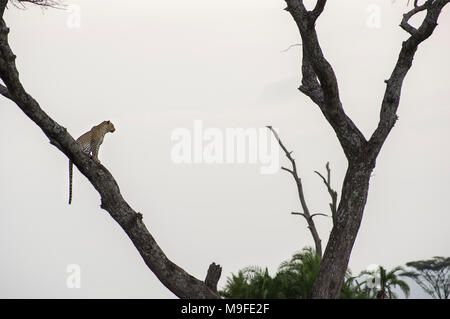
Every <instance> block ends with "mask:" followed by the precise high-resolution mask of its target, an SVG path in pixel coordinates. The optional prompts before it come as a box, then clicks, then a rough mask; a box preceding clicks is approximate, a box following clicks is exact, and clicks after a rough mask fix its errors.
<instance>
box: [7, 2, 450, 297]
mask: <svg viewBox="0 0 450 319" xmlns="http://www.w3.org/2000/svg"><path fill="white" fill-rule="evenodd" d="M406 2H407V1H406V0H404V1H400V0H397V1H392V0H384V1H366V0H346V1H342V0H341V1H329V3H328V4H327V7H326V9H325V12H324V13H323V14H322V16H321V17H320V18H319V20H318V21H317V29H318V33H319V39H320V41H321V44H322V48H323V50H324V54H325V56H326V57H327V59H328V60H329V62H330V63H331V64H332V65H333V68H334V70H335V72H336V74H337V78H338V81H339V86H340V90H341V99H342V102H343V105H344V108H345V110H346V112H347V114H348V115H349V116H350V117H351V118H352V119H353V121H354V122H355V123H356V124H357V125H358V127H359V128H360V130H361V131H362V132H363V133H364V134H365V136H366V137H369V136H370V134H371V133H372V131H373V130H374V129H375V127H376V125H377V122H378V115H379V108H380V105H381V100H382V96H383V93H384V89H385V83H384V80H385V79H387V78H389V76H390V73H391V72H392V69H393V67H394V65H395V62H396V59H397V56H398V53H399V50H400V47H401V42H402V41H403V40H405V39H406V37H407V34H406V33H405V32H404V31H403V30H402V29H401V28H400V27H399V26H398V25H399V23H400V21H401V18H402V14H403V13H404V12H405V11H406ZM67 3H68V4H72V5H71V6H70V7H69V9H70V10H55V9H50V10H42V9H40V8H36V7H32V6H28V9H27V10H20V9H17V8H15V7H13V6H11V5H10V8H9V10H7V12H6V13H5V20H6V23H7V24H8V25H9V27H10V29H11V31H10V36H9V38H10V45H11V47H12V49H13V51H14V52H15V54H16V55H17V66H18V69H19V72H20V76H21V80H22V83H23V85H24V87H25V89H26V90H27V91H28V92H29V93H30V94H31V95H32V96H33V97H34V98H35V99H36V100H37V101H38V102H39V103H40V105H41V107H42V108H43V109H44V110H45V111H46V112H47V113H48V114H49V115H50V116H51V117H52V118H53V119H54V120H56V121H57V122H58V123H59V124H61V125H63V126H64V127H66V128H68V130H69V132H70V133H71V134H72V136H74V137H75V138H76V137H78V136H80V135H81V134H83V133H84V132H86V131H87V130H89V129H90V128H91V127H92V126H93V125H96V124H98V123H100V122H101V121H103V120H111V121H112V122H113V123H114V125H115V127H116V132H115V133H114V134H109V135H107V136H106V137H105V141H104V143H103V145H102V147H101V148H100V155H99V157H100V159H101V161H102V164H103V165H105V166H106V167H107V168H108V170H109V171H110V172H111V173H112V174H113V175H114V177H115V178H116V180H117V182H118V183H119V185H120V189H121V192H122V194H123V196H124V198H125V199H126V200H127V201H128V203H129V204H130V205H131V206H132V207H133V208H134V209H135V210H136V211H139V212H141V213H142V214H143V216H144V222H145V224H146V225H147V227H148V229H149V230H150V232H151V233H152V234H153V235H154V237H155V238H156V240H157V242H158V243H159V245H160V246H161V247H162V249H163V250H164V252H165V253H166V254H167V256H168V257H169V258H170V259H171V260H172V261H174V262H175V263H176V264H178V265H179V266H180V267H182V268H183V269H185V270H186V271H187V272H189V273H190V274H192V275H194V276H195V277H197V278H199V279H204V277H205V275H206V271H207V268H208V266H209V264H210V263H211V262H216V263H219V264H220V265H222V267H223V272H222V277H221V280H220V282H219V288H222V287H223V286H224V284H225V282H226V278H227V276H230V274H231V273H232V272H233V273H236V272H237V271H238V270H239V269H242V268H244V267H246V266H249V265H259V266H267V267H268V268H269V271H270V273H271V274H274V273H275V271H276V269H277V267H278V265H279V264H280V263H281V262H282V261H284V260H286V259H289V258H290V257H291V256H292V254H293V253H295V252H297V251H299V250H300V249H302V248H303V247H305V246H312V245H313V241H312V238H311V235H310V233H309V231H308V229H307V228H306V223H305V221H304V220H303V219H302V218H301V217H299V216H292V215H291V214H290V212H291V211H300V210H301V207H300V203H299V201H298V197H297V193H296V188H295V185H294V182H293V180H292V177H291V176H289V175H288V174H287V173H286V172H284V171H281V170H280V171H278V172H277V173H275V174H266V175H263V174H261V172H260V165H259V164H258V163H256V164H255V163H247V164H236V163H235V164H232V163H223V164H205V163H200V164H177V163H175V162H174V161H173V160H172V158H171V150H172V148H173V146H174V141H172V139H171V135H172V133H173V132H174V131H175V130H176V129H179V128H186V129H188V130H193V127H194V121H195V120H200V121H201V122H202V123H203V126H204V127H205V128H214V129H219V130H220V131H223V132H225V131H226V129H227V128H243V129H247V128H251V129H259V128H262V127H264V126H265V125H272V126H274V127H277V128H278V129H279V134H280V136H281V137H282V139H283V141H284V143H285V145H286V146H287V147H288V148H289V149H290V150H293V151H294V153H293V155H294V157H295V158H296V161H297V166H298V169H299V170H300V173H301V177H302V181H303V184H304V189H305V195H306V198H307V202H308V204H309V208H310V210H311V211H313V212H326V213H328V203H329V196H328V193H327V192H326V189H325V187H324V185H323V183H322V181H321V180H320V179H319V178H318V177H317V176H316V175H315V174H314V172H313V171H314V170H320V171H322V172H324V169H325V168H324V165H325V163H326V162H327V161H329V162H330V163H331V168H332V184H333V187H334V188H335V189H336V190H337V191H338V193H340V188H341V185H342V181H343V176H344V174H345V170H346V160H345V157H344V154H343V152H342V150H341V148H340V146H339V143H338V141H337V138H336V136H335V134H334V133H333V131H332V129H331V127H330V126H329V124H328V123H327V122H326V120H325V119H324V117H323V116H322V114H321V112H320V111H319V109H318V107H317V106H316V105H315V104H313V103H312V102H311V101H310V100H309V99H308V98H307V97H306V96H304V95H302V94H301V93H300V92H299V91H298V90H297V87H298V86H299V85H300V80H301V76H300V66H301V64H300V62H301V54H300V50H301V48H300V47H298V46H295V47H293V48H291V49H290V50H288V51H287V52H282V51H283V50H285V49H286V48H287V47H289V46H290V45H292V44H296V43H299V42H300V37H299V34H298V30H297V28H296V25H295V23H294V21H293V19H292V18H291V16H290V15H289V13H287V12H286V11H284V10H283V8H284V7H285V2H284V1H282V0H214V1H212V0H189V1H186V0H173V1H163V0H160V1H154V0H152V1H127V2H126V6H124V2H123V1H118V0H114V1H112V0H108V1H106V0H101V1H100V0H97V1H86V0H85V1H73V2H72V1H70V2H67ZM374 4H375V6H374ZM449 39H450V7H449V6H447V7H446V8H445V9H444V12H443V13H442V14H441V17H440V20H439V26H438V27H437V29H436V30H435V32H434V34H433V35H432V37H431V38H430V39H428V40H426V42H425V43H423V44H422V45H421V46H420V47H419V50H418V52H417V54H416V56H415V59H414V62H413V67H412V69H411V70H410V72H409V74H408V75H407V78H406V80H405V82H404V86H403V90H402V98H401V103H400V107H399V112H398V115H399V121H398V122H397V124H396V126H395V127H394V129H393V131H392V132H391V134H390V136H389V138H388V140H387V142H386V143H385V145H384V147H383V149H382V152H381V154H380V156H379V158H378V160H377V166H376V168H375V170H374V173H373V178H372V180H371V184H370V191H369V198H368V203H367V206H366V209H365V213H364V218H363V221H362V224H361V228H360V231H359V234H358V237H357V239H356V243H355V245H354V248H353V252H352V256H351V260H350V264H349V267H350V268H351V270H352V271H353V273H354V274H357V273H359V272H360V271H361V270H364V269H366V267H368V266H369V265H371V264H379V265H383V266H384V267H386V268H392V267H394V266H397V265H404V264H405V263H406V262H408V261H412V260H419V259H427V258H431V257H433V256H449V255H450V244H449V243H450V232H449V225H450V214H449V213H450V211H449V210H450V209H449V205H448V194H449V192H450V166H449V155H450V152H449V142H448V138H449V137H450V126H449V125H448V124H449V123H450V109H449V102H448V101H449V100H450V91H449V76H448V74H449V72H450V60H449V59H448V56H449V53H450V41H449ZM0 115H1V118H2V119H3V121H2V125H1V127H0V147H1V148H2V149H3V156H1V157H0V176H1V180H0V202H1V209H0V256H1V257H0V258H1V262H0V297H1V298H173V297H174V295H173V294H172V293H171V292H170V291H169V290H167V288H165V287H164V286H163V285H162V284H161V283H160V282H159V280H158V279H157V278H156V277H155V275H154V274H153V273H152V272H151V271H150V270H149V269H148V268H147V267H146V265H145V264H144V262H143V261H142V259H141V257H140V256H139V254H138V252H137V250H136V249H135V247H134V246H133V245H132V243H131V241H130V240H129V239H128V237H127V236H126V234H125V233H124V232H123V231H122V229H121V228H120V227H119V226H118V224H116V223H115V221H114V220H113V219H112V218H111V217H110V216H109V214H108V213H107V212H106V211H104V210H102V209H101V208H100V197H99V195H98V193H97V192H96V191H95V189H94V188H93V187H92V186H91V184H90V183H89V182H88V180H87V179H86V178H85V177H84V176H82V175H81V174H80V173H79V172H78V170H77V169H76V168H75V169H74V181H73V185H74V195H73V202H72V205H71V206H69V205H68V204H67V200H68V160H67V158H66V157H65V156H64V155H63V154H62V153H61V152H60V151H58V150H57V149H56V148H55V147H54V146H52V145H50V144H49V141H48V139H47V138H46V137H45V136H44V134H43V133H42V131H41V130H40V129H39V128H38V127H37V126H36V125H35V124H34V123H33V122H32V121H31V120H29V119H28V118H27V117H26V116H25V115H24V113H23V112H22V111H21V110H20V109H19V108H18V107H17V106H16V105H15V104H13V103H12V102H10V101H9V100H6V99H5V98H3V97H2V98H1V99H0ZM279 156H280V160H281V163H280V164H281V165H285V166H288V165H289V163H288V162H287V160H286V159H285V158H284V155H283V154H282V153H279ZM316 224H317V227H318V230H319V233H320V236H321V238H322V241H323V243H324V246H323V248H324V249H325V245H326V241H327V239H328V235H329V232H330V230H331V219H330V218H325V217H318V218H317V219H316ZM71 264H76V265H79V266H80V269H81V288H68V287H67V284H66V281H67V278H68V276H69V274H68V273H67V272H66V270H67V267H68V265H71ZM412 288H413V291H412V293H411V297H415V298H421V297H426V295H425V293H424V292H423V291H421V289H420V288H417V287H416V286H414V285H412Z"/></svg>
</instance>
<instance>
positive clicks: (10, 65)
mask: <svg viewBox="0 0 450 319" xmlns="http://www.w3.org/2000/svg"><path fill="white" fill-rule="evenodd" d="M6 3H7V1H4V0H0V12H2V13H3V12H4V8H5V6H6ZM0 18H1V20H0V77H1V79H2V80H3V83H4V84H5V85H6V87H1V88H0V92H1V94H2V95H3V96H6V97H8V98H9V99H11V100H12V101H13V102H15V103H16V104H17V105H18V106H19V108H20V109H21V110H22V111H23V112H24V113H25V114H26V115H27V116H28V117H29V118H30V119H31V120H32V121H33V122H34V123H36V124H37V125H38V126H39V127H40V128H41V129H42V131H43V132H44V134H45V135H46V136H47V137H48V138H49V140H50V142H51V143H52V144H53V145H55V146H56V147H57V148H58V149H59V150H60V151H62V152H63V153H64V154H66V155H67V157H68V158H69V159H70V160H72V161H73V163H74V164H75V165H76V166H77V167H78V169H79V170H80V172H81V173H82V174H83V175H85V176H86V177H87V178H88V180H89V181H90V182H91V184H92V185H93V186H94V187H95V189H96V190H97V191H98V192H99V194H100V196H101V207H102V208H103V209H105V210H106V211H108V212H109V214H110V215H111V217H112V218H114V220H115V221H116V222H117V223H118V224H119V225H120V226H121V227H122V229H123V230H124V231H125V232H126V234H127V235H128V237H129V238H130V239H131V241H132V242H133V244H134V246H135V247H136V249H137V250H138V252H139V253H140V255H141V256H142V258H143V259H144V262H145V263H146V264H147V266H148V267H149V268H150V269H151V270H152V271H153V272H154V273H155V275H156V276H157V277H158V279H159V280H160V281H161V282H162V283H163V284H164V285H165V286H166V287H167V288H168V289H169V290H170V291H172V292H173V293H174V294H175V295H176V296H178V297H180V298H220V296H219V294H218V293H217V291H213V290H212V289H211V288H210V287H209V286H208V285H207V284H205V282H203V281H201V280H198V279H196V278H194V277H193V276H191V275H189V274H188V273H186V272H185V271H184V270H183V269H181V268H180V267H178V266H177V265H176V264H174V263H173V262H172V261H170V260H169V259H168V258H167V256H166V255H165V254H164V252H163V251H162V249H161V248H160V247H159V245H158V244H157V243H156V241H155V239H154V238H153V236H152V235H151V234H150V232H149V231H148V229H147V228H146V226H145V224H144V223H143V221H142V215H141V214H140V213H136V212H135V211H134V210H133V209H132V208H131V207H130V206H129V205H128V203H127V202H126V201H125V200H124V198H123V197H122V195H121V193H120V189H119V185H117V183H116V181H115V179H114V177H113V176H112V175H111V173H110V172H109V171H108V170H107V169H106V168H105V167H104V166H103V165H101V164H99V163H97V162H95V161H94V160H92V159H91V158H90V157H89V156H88V155H86V154H85V153H83V152H82V150H81V148H80V146H79V145H78V144H77V143H76V142H75V140H74V139H73V137H72V136H71V135H70V134H69V133H68V132H67V130H66V129H65V128H64V127H62V126H61V125H59V124H58V123H57V122H56V121H54V120H53V119H52V118H50V117H49V116H48V115H47V114H46V113H45V112H44V111H43V110H42V109H41V107H40V106H39V104H38V102H37V101H36V100H34V99H33V98H32V97H31V96H30V95H29V94H28V93H27V92H26V91H25V90H24V88H23V86H22V84H21V83H20V80H19V73H18V71H17V69H16V65H15V55H14V54H13V52H12V50H11V48H10V46H9V44H8V31H9V29H8V28H7V27H6V24H5V21H4V19H3V16H0ZM214 280H216V279H214Z"/></svg>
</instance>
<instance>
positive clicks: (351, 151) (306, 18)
mask: <svg viewBox="0 0 450 319" xmlns="http://www.w3.org/2000/svg"><path fill="white" fill-rule="evenodd" d="M286 3H287V8H286V10H287V11H288V12H289V13H290V14H291V15H292V17H293V18H294V21H295V22H296V24H297V26H298V29H299V31H300V36H301V38H302V44H303V65H302V74H303V80H302V86H300V88H299V90H300V91H301V92H302V93H304V94H305V95H307V96H309V97H310V98H311V100H312V101H313V102H314V103H316V104H317V105H318V106H319V108H320V110H321V111H322V113H323V115H324V116H325V118H326V119H327V121H328V122H329V123H330V125H331V126H332V128H333V129H334V131H335V133H336V135H337V137H338V139H339V142H340V143H341V146H342V148H343V150H344V153H345V155H346V156H347V158H348V159H352V158H355V157H357V156H358V154H359V152H360V151H361V149H362V148H363V147H364V146H365V144H366V142H367V141H366V139H365V137H364V135H363V134H362V133H361V131H360V130H359V129H358V128H357V127H356V125H355V124H354V123H353V122H352V121H351V119H350V118H349V117H348V116H347V115H346V114H345V112H344V109H343V107H342V103H341V100H340V97H339V88H338V83H337V79H336V75H335V73H334V71H333V68H332V67H331V65H330V63H329V62H328V61H327V60H326V59H325V57H324V55H323V52H322V49H321V47H320V45H319V40H318V38H317V33H316V30H315V22H316V20H317V18H318V17H319V16H320V14H321V13H322V12H323V10H324V8H325V5H326V0H319V1H317V3H316V6H315V8H314V10H313V11H307V10H306V8H305V6H304V4H303V1H302V0H286Z"/></svg>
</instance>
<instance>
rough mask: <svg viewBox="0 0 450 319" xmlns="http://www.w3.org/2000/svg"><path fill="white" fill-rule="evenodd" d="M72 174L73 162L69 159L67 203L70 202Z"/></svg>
mask: <svg viewBox="0 0 450 319" xmlns="http://www.w3.org/2000/svg"><path fill="white" fill-rule="evenodd" d="M72 176H73V163H72V161H71V160H69V205H70V204H71V203H72Z"/></svg>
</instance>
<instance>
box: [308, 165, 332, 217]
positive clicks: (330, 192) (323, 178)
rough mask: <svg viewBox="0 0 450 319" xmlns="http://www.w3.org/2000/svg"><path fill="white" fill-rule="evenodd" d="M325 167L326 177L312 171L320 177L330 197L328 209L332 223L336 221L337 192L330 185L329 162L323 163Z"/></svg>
mask: <svg viewBox="0 0 450 319" xmlns="http://www.w3.org/2000/svg"><path fill="white" fill-rule="evenodd" d="M325 168H326V169H327V178H325V177H323V175H322V174H320V173H319V172H318V171H314V173H316V174H317V175H319V176H320V178H322V180H323V183H324V184H325V186H326V187H327V190H328V193H329V194H330V197H331V203H330V210H331V216H333V224H334V223H335V222H336V217H337V192H336V191H335V190H334V189H333V188H332V187H331V169H330V163H329V162H327V164H326V165H325Z"/></svg>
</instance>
